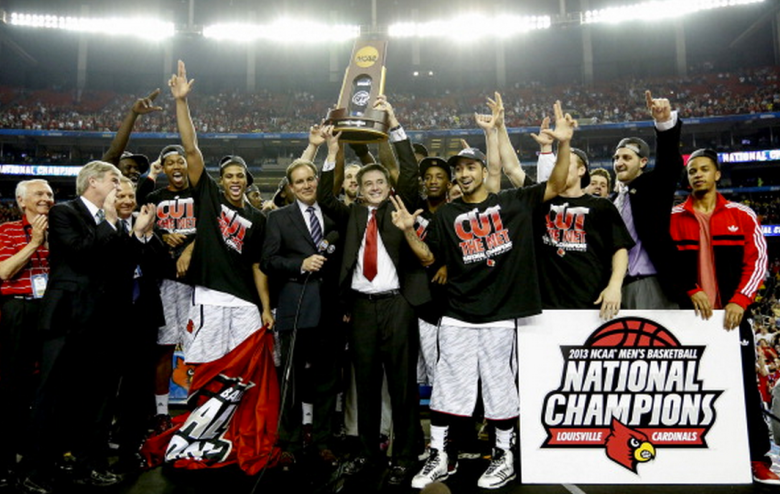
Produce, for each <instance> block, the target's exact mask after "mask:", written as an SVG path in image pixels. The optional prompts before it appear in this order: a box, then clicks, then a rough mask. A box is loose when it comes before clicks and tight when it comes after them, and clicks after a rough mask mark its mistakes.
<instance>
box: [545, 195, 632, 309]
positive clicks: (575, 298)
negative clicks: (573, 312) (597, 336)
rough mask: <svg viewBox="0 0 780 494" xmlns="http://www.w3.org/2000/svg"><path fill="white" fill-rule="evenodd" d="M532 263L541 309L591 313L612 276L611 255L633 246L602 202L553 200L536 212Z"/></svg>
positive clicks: (591, 198) (586, 197) (610, 208)
mask: <svg viewBox="0 0 780 494" xmlns="http://www.w3.org/2000/svg"><path fill="white" fill-rule="evenodd" d="M535 228H536V230H535V232H536V238H537V251H536V258H537V262H538V265H539V282H540V283H541V292H542V304H543V306H544V308H545V309H594V308H596V307H597V306H594V305H593V302H595V301H596V300H597V299H598V297H599V294H600V293H601V291H602V290H604V288H606V287H607V283H608V282H609V278H610V276H611V274H612V256H613V254H614V253H615V252H616V251H617V250H618V249H622V248H626V249H630V248H631V247H632V246H633V245H634V241H633V240H632V239H631V235H630V234H629V233H628V230H627V229H626V225H625V223H624V222H623V219H622V218H621V217H620V213H618V210H617V209H616V208H615V206H614V205H613V204H612V203H611V202H609V201H608V200H607V199H604V198H600V197H594V196H591V195H590V194H585V195H583V196H582V197H577V198H571V197H560V196H559V197H556V198H554V199H552V200H550V201H547V202H545V203H544V204H543V205H542V207H541V208H540V209H539V210H538V212H537V213H536V223H535Z"/></svg>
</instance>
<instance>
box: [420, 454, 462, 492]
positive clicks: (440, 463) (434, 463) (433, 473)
mask: <svg viewBox="0 0 780 494" xmlns="http://www.w3.org/2000/svg"><path fill="white" fill-rule="evenodd" d="M457 471H458V464H457V463H455V464H454V465H453V466H452V468H450V466H449V456H448V455H447V453H446V452H444V451H439V450H437V449H431V454H430V456H428V459H427V460H426V461H425V465H423V467H422V470H420V473H418V474H417V475H415V476H414V478H413V479H412V488H414V489H422V488H423V487H425V486H426V485H428V484H430V483H433V482H436V481H442V480H444V479H446V478H447V477H449V476H450V475H452V474H454V473H455V472H457Z"/></svg>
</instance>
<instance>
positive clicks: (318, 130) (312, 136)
mask: <svg viewBox="0 0 780 494" xmlns="http://www.w3.org/2000/svg"><path fill="white" fill-rule="evenodd" d="M323 125H324V121H323V122H320V123H318V124H315V125H312V126H311V127H309V144H311V145H312V146H317V147H319V146H320V145H322V144H323V143H324V142H325V136H323V135H322V127H323Z"/></svg>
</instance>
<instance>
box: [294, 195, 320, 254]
mask: <svg viewBox="0 0 780 494" xmlns="http://www.w3.org/2000/svg"><path fill="white" fill-rule="evenodd" d="M289 207H290V218H291V220H292V224H293V225H295V228H297V229H298V230H300V232H301V235H303V237H304V238H305V239H306V240H307V241H308V242H309V243H310V244H311V245H313V246H314V247H315V248H316V247H317V246H316V245H314V240H312V238H311V232H310V231H309V226H308V225H307V223H306V222H307V218H305V217H304V215H303V212H302V211H301V208H300V207H298V203H296V202H294V203H292V204H290V206H289Z"/></svg>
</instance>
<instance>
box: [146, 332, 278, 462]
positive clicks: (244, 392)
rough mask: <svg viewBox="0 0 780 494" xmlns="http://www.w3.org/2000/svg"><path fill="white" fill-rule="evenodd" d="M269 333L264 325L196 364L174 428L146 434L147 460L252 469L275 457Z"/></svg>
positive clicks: (274, 389) (275, 396)
mask: <svg viewBox="0 0 780 494" xmlns="http://www.w3.org/2000/svg"><path fill="white" fill-rule="evenodd" d="M272 348H273V335H272V334H271V333H270V331H268V330H267V328H266V327H263V328H261V329H259V330H257V331H256V332H255V333H253V334H252V335H251V336H250V337H249V338H247V339H246V340H244V341H243V342H242V343H241V344H239V345H238V346H237V347H236V348H234V349H233V350H232V351H231V352H230V353H228V354H227V355H225V356H224V357H222V358H220V359H218V360H215V361H213V362H208V363H205V364H199V365H197V366H195V373H194V376H193V377H192V384H191V385H190V390H189V396H188V398H187V404H188V406H189V407H190V409H191V411H189V412H187V413H184V414H182V415H178V416H176V417H174V418H173V423H174V426H173V428H171V429H169V430H167V431H165V432H164V433H162V434H160V435H157V436H152V437H150V438H149V439H147V440H146V443H144V446H143V448H142V449H141V453H142V454H143V456H144V458H146V460H147V462H148V463H149V465H150V466H157V465H160V464H162V463H163V462H168V463H172V464H173V465H174V466H175V467H177V468H185V469H202V468H218V467H223V466H227V465H232V464H238V466H239V467H240V468H241V470H243V471H244V472H246V473H247V474H248V475H254V474H256V473H257V472H259V471H260V469H262V468H263V467H264V466H265V465H266V464H268V465H273V464H274V463H275V462H276V460H277V457H278V453H279V452H278V450H277V448H275V447H274V443H275V442H276V435H277V434H276V425H277V422H278V418H279V385H278V381H277V377H276V368H275V367H274V363H273V357H272V355H271V352H272Z"/></svg>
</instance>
